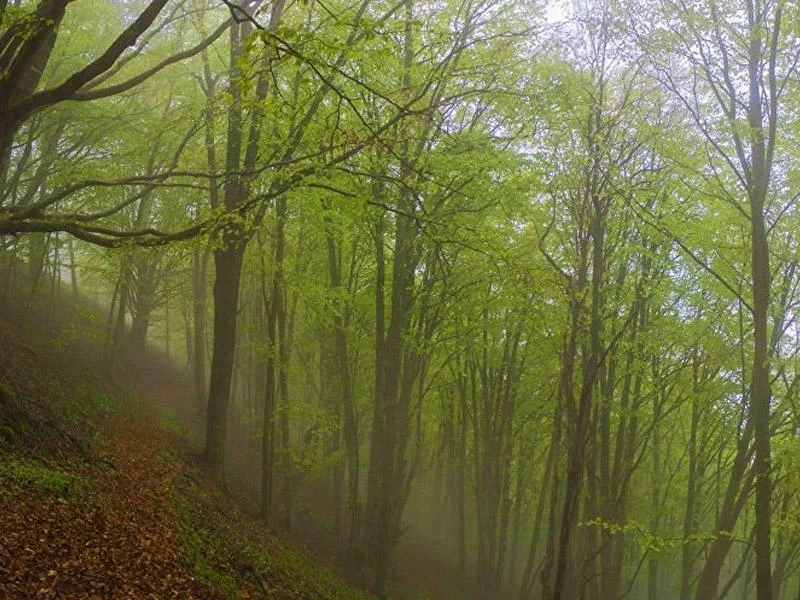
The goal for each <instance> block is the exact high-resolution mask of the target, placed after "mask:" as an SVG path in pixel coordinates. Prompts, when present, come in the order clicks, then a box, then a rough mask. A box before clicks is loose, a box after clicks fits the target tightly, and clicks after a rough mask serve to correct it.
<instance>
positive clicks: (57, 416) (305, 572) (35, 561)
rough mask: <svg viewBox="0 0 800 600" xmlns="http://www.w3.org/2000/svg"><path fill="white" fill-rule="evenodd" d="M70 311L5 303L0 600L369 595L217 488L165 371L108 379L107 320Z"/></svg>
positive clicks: (0, 383)
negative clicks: (189, 436) (172, 402)
mask: <svg viewBox="0 0 800 600" xmlns="http://www.w3.org/2000/svg"><path fill="white" fill-rule="evenodd" d="M70 311H71V312H70V315H69V318H64V316H63V315H62V317H61V320H60V321H59V317H58V316H54V315H52V314H50V312H49V311H45V310H41V311H39V312H36V311H33V312H29V311H28V309H22V308H20V307H13V306H9V305H8V304H7V302H2V301H0V357H2V360H0V598H2V599H4V600H6V599H7V600H12V599H33V598H58V599H73V598H74V599H81V600H84V599H92V598H97V599H103V600H106V599H116V598H136V599H166V598H181V599H192V598H197V599H206V598H208V599H227V598H286V599H295V598H296V599H308V600H317V599H318V600H337V599H341V600H366V599H368V598H371V596H370V595H369V594H367V593H365V592H362V591H360V590H358V589H356V588H354V587H353V586H351V585H350V584H348V583H347V582H345V581H344V579H342V578H341V577H339V576H338V575H337V574H336V573H335V572H334V571H333V570H332V569H330V568H329V567H328V566H324V565H322V564H321V563H320V562H318V561H317V560H316V559H314V558H312V557H311V556H310V555H309V554H307V553H306V552H304V551H303V550H301V549H299V548H295V547H292V546H291V545H290V544H288V543H287V542H285V541H281V540H279V539H278V538H277V537H275V536H274V535H272V534H271V533H269V532H268V530H267V529H266V528H265V527H264V526H263V524H261V523H259V522H258V521H257V520H256V519H254V518H253V517H251V516H249V515H248V514H247V513H246V512H244V511H243V510H242V509H241V508H240V507H239V506H238V505H237V504H236V503H234V502H233V501H232V500H230V499H229V498H228V497H226V496H225V495H224V494H222V493H221V492H219V491H218V490H217V488H216V487H215V486H213V485H212V484H211V482H210V481H209V480H208V479H207V477H206V476H205V474H204V473H203V471H202V470H201V469H200V468H199V466H198V465H197V464H196V462H197V461H196V459H193V458H192V457H193V453H192V452H191V451H189V450H188V447H187V441H186V430H185V427H184V426H183V425H181V424H180V421H179V419H178V418H177V417H175V415H172V414H170V413H169V411H165V410H164V409H163V404H162V402H160V400H161V396H162V395H163V394H171V393H176V392H175V383H174V379H173V378H172V376H171V374H170V373H169V369H168V368H166V367H162V366H159V365H158V363H156V362H153V363H152V364H151V365H150V366H151V369H150V372H149V375H148V377H144V378H142V376H141V375H142V370H141V364H140V365H137V366H136V368H135V369H133V370H131V371H130V372H129V373H127V374H126V368H124V367H123V368H122V369H121V370H120V369H119V368H118V369H117V371H121V376H117V377H115V381H116V383H111V381H110V378H109V377H107V376H106V375H105V373H106V372H107V365H106V359H105V357H104V352H103V350H102V348H103V344H102V342H101V340H100V339H99V336H97V335H94V334H93V332H95V333H96V332H97V331H98V330H102V324H101V323H97V318H96V317H95V316H93V314H92V313H91V311H88V310H84V309H80V307H72V308H70ZM76 311H77V312H76ZM78 313H80V315H79V316H80V317H81V318H80V319H78V318H76V314H78ZM134 374H135V376H134ZM118 375H119V374H118ZM126 379H127V382H126ZM120 380H121V383H120ZM143 381H144V382H145V383H146V385H144V386H143V385H142V382H143ZM134 383H135V385H134ZM127 384H130V385H127ZM170 386H171V387H170Z"/></svg>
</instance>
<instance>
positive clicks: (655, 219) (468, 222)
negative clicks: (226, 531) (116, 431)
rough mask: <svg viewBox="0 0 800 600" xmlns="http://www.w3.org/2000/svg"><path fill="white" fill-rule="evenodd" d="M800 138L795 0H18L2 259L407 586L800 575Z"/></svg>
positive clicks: (122, 367)
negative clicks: (186, 402)
mask: <svg viewBox="0 0 800 600" xmlns="http://www.w3.org/2000/svg"><path fill="white" fill-rule="evenodd" d="M799 137H800V3H798V2H797V1H796V0H574V1H570V2H566V1H565V2H560V3H559V2H552V3H550V4H547V3H545V2H537V1H535V0H0V281H2V283H0V287H2V288H4V289H6V290H8V291H9V292H10V293H12V295H13V296H15V297H16V298H17V300H18V301H19V302H22V303H25V302H29V303H30V302H33V298H34V297H36V298H39V299H40V301H41V302H45V301H46V302H49V303H51V304H52V305H53V306H55V305H57V304H58V303H60V302H66V301H67V299H68V298H70V297H72V298H74V299H77V298H80V299H82V301H85V302H88V303H89V304H90V305H91V306H92V307H93V308H92V311H94V312H93V313H92V314H93V315H94V316H93V317H92V318H93V320H94V325H95V326H96V327H95V328H93V329H92V331H93V333H92V335H94V336H95V337H96V338H97V339H98V340H99V343H101V344H102V346H103V348H104V351H103V354H104V358H103V360H104V361H105V363H106V368H107V369H108V372H109V373H111V374H112V375H113V374H114V373H117V374H119V373H123V372H124V371H126V370H127V369H128V368H127V367H126V364H127V363H126V359H125V357H129V356H132V355H143V354H146V353H154V352H155V353H159V355H160V356H163V357H164V360H165V361H168V362H169V363H170V364H173V365H175V367H176V368H177V369H178V370H179V371H181V372H182V373H184V374H185V375H186V382H187V383H186V385H187V386H188V387H187V389H189V390H190V392H189V394H190V398H191V402H190V404H191V411H192V412H193V414H194V421H193V423H194V425H195V426H194V433H193V435H194V436H195V437H196V441H197V448H198V450H197V454H198V455H200V456H201V458H199V459H198V460H200V461H201V462H202V465H203V469H204V471H205V472H206V473H207V475H208V477H209V481H210V482H213V485H214V486H216V487H218V488H219V489H221V490H227V491H229V492H230V493H231V494H232V495H233V496H236V497H242V498H246V499H248V501H249V502H251V504H252V506H253V507H254V508H253V510H254V511H255V512H257V513H258V522H259V523H260V525H259V527H263V528H264V529H265V530H274V531H280V532H282V533H281V535H284V536H288V537H289V538H290V539H291V538H292V536H295V537H296V539H300V540H304V543H307V544H309V545H313V546H316V548H317V550H319V552H320V553H321V554H322V555H324V556H325V557H326V560H327V561H329V562H330V563H331V564H335V565H337V568H338V569H340V570H341V572H342V573H344V574H346V575H347V577H348V578H349V579H350V580H351V581H353V582H356V583H357V584H359V585H361V586H362V587H363V588H364V589H366V590H369V591H370V593H374V594H375V595H376V596H377V597H380V598H397V599H400V598H406V597H409V598H410V597H411V596H405V595H402V594H401V593H400V592H399V591H398V590H399V589H400V587H402V586H401V585H400V583H402V581H403V579H404V578H414V577H419V578H423V577H434V576H437V577H438V578H439V579H441V580H443V581H445V584H443V585H442V586H441V589H442V590H447V591H441V592H440V595H439V596H437V595H435V593H434V592H431V591H428V592H426V593H427V595H426V596H424V597H426V598H431V599H437V600H446V599H448V598H454V599H464V600H469V599H481V600H484V599H485V600H489V599H508V600H533V599H543V600H612V599H619V600H621V599H623V598H627V599H634V600H658V599H667V600H671V599H675V600H690V599H693V600H716V599H722V598H736V599H739V598H741V599H745V600H746V599H748V598H752V599H756V600H794V599H795V598H800V398H798V394H797V391H798V386H797V377H798V370H800V362H798V353H800V322H799V321H798V320H797V316H798V306H799V305H800V270H799V269H798V265H799V263H800V207H799V206H798V200H800V156H798V154H800V151H798V146H796V145H795V144H797V142H798V138H799ZM87 310H89V309H87ZM76 327H78V326H77V325H76ZM53 343H56V341H55V338H54V340H53ZM9 359H10V356H9V355H8V354H7V353H0V366H2V364H3V363H7V361H8V360H9ZM0 370H1V369H0ZM1 391H2V390H0V392H1ZM3 398H4V395H3V394H2V393H0V404H2V402H3ZM164 401H165V402H169V398H164ZM2 415H3V411H2V410H0V424H2V423H1V422H2V418H1V417H2ZM0 437H2V436H0ZM209 485H211V484H209ZM2 534H3V532H2V531H0V536H1V535H2ZM309 540H312V541H309ZM2 544H3V541H2V540H0V545H2ZM415 561H416V562H415ZM59 597H67V596H59ZM69 597H73V596H69ZM74 597H76V598H77V597H84V596H74ZM85 597H87V598H88V597H89V596H85ZM92 597H94V596H92ZM109 597H111V596H109ZM154 597H155V596H154ZM263 597H268V596H266V595H265V596H263ZM269 597H282V596H269ZM286 597H287V598H288V597H292V598H294V597H297V596H288V595H287V596H286ZM414 598H415V599H416V598H417V597H416V596H415V597H414ZM419 598H422V596H419Z"/></svg>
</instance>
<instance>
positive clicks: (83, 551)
mask: <svg viewBox="0 0 800 600" xmlns="http://www.w3.org/2000/svg"><path fill="white" fill-rule="evenodd" d="M104 429H105V434H106V439H107V443H106V448H105V450H106V452H107V454H108V456H109V457H110V460H111V462H112V463H113V465H114V467H115V468H116V470H114V469H113V468H108V467H106V468H103V469H98V468H93V469H92V471H93V473H92V475H93V476H92V477H91V479H92V484H91V487H90V489H89V490H87V491H85V492H82V493H80V494H78V495H77V496H75V497H68V498H66V499H62V498H58V497H53V496H50V495H47V494H44V493H40V492H35V491H27V490H24V489H17V488H12V489H11V490H10V491H9V492H7V493H5V494H3V495H2V496H0V535H1V536H2V537H1V538H0V598H4V599H9V600H11V599H12V598H19V599H28V598H59V599H61V598H64V599H67V598H75V599H90V598H97V599H101V598H102V599H104V600H105V599H111V598H137V599H140V598H141V599H145V598H153V599H155V598H158V599H162V598H182V599H183V598H185V599H191V598H209V597H214V596H213V594H212V593H211V591H210V590H207V589H203V587H202V585H201V584H200V583H199V582H197V581H195V579H194V578H193V577H192V574H191V573H190V571H189V569H188V568H187V566H186V565H185V563H184V560H183V556H182V554H181V550H180V547H179V545H178V542H177V540H176V530H175V523H176V518H175V514H174V508H173V506H174V503H173V502H172V501H171V499H170V496H169V494H170V487H171V482H172V481H173V479H174V478H175V477H176V475H177V473H176V471H177V470H178V469H179V467H178V466H177V465H176V464H175V463H174V462H170V461H164V460H163V459H161V458H160V457H159V456H158V454H157V452H156V451H155V450H154V448H157V447H158V445H159V442H160V440H158V439H154V436H159V435H160V433H159V432H158V430H157V428H156V427H155V426H154V425H153V424H152V423H151V422H149V421H148V420H146V419H142V418H138V419H134V418H119V419H115V420H114V421H113V422H110V423H109V426H108V427H104Z"/></svg>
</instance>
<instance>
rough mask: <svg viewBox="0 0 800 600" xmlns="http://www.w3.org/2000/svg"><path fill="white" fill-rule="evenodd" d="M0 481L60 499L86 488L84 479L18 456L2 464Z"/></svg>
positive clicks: (0, 466) (5, 460)
mask: <svg viewBox="0 0 800 600" xmlns="http://www.w3.org/2000/svg"><path fill="white" fill-rule="evenodd" d="M0 480H5V481H9V482H12V483H14V484H16V485H19V486H20V487H23V488H26V489H29V490H32V491H36V492H40V493H43V494H50V495H53V496H57V497H59V498H66V497H68V496H74V495H75V494H78V493H80V492H81V491H82V490H84V489H85V488H86V481H85V480H84V479H83V478H82V477H77V476H75V475H71V474H70V473H66V472H64V471H60V470H58V469H53V468H50V467H48V466H45V465H43V464H40V463H38V462H35V461H32V460H29V459H23V458H20V457H16V456H10V457H7V458H6V459H4V461H3V462H2V463H0Z"/></svg>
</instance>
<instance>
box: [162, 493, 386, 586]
mask: <svg viewBox="0 0 800 600" xmlns="http://www.w3.org/2000/svg"><path fill="white" fill-rule="evenodd" d="M176 507H177V514H178V520H179V524H180V529H179V536H178V538H179V542H180V545H181V548H182V551H183V553H184V558H185V560H186V562H187V564H189V566H190V567H191V569H192V571H193V573H194V576H195V577H197V578H198V579H199V580H200V581H202V582H203V583H204V584H205V585H206V586H208V587H209V588H210V589H211V590H212V591H213V593H214V594H216V595H217V596H218V597H220V598H224V599H225V600H237V599H239V598H242V597H253V595H255V596H256V597H262V596H267V597H273V596H272V595H269V591H270V590H272V591H273V592H275V591H280V594H279V595H278V596H276V597H285V598H302V599H303V600H374V596H371V595H369V594H367V593H366V592H363V591H360V590H358V589H356V588H355V587H353V586H352V585H351V584H349V583H348V582H346V581H345V580H344V579H342V578H341V577H340V576H338V575H337V574H335V573H334V572H332V571H331V570H329V569H328V568H326V567H325V566H323V565H321V564H319V563H318V562H316V561H315V560H314V559H313V558H312V557H311V556H308V555H306V554H304V553H302V552H297V551H294V550H292V549H290V548H288V547H286V546H284V545H283V544H281V543H280V542H279V541H278V540H277V539H275V538H271V539H270V541H269V543H264V538H263V536H254V538H253V539H248V536H247V535H246V533H244V532H243V531H242V529H244V527H243V526H242V525H241V524H232V523H226V524H225V525H222V524H220V523H216V522H215V520H216V519H215V518H210V517H209V514H207V513H208V507H203V506H202V503H197V502H190V501H189V500H188V499H187V498H181V499H179V500H177V502H176ZM259 538H260V539H259Z"/></svg>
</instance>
